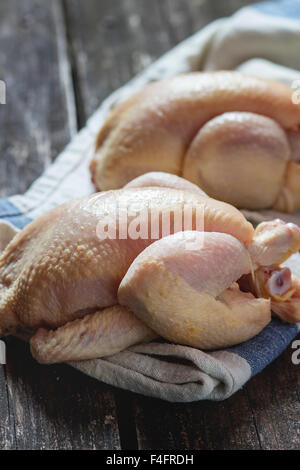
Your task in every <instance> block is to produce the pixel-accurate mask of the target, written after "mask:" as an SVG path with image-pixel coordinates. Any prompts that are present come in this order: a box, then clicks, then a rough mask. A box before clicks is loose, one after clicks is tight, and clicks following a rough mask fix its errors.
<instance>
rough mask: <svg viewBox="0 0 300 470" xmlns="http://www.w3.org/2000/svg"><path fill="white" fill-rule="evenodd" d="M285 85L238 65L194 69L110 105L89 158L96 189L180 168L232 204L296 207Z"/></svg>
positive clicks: (296, 150) (299, 138) (296, 114)
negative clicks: (204, 70) (236, 67)
mask: <svg viewBox="0 0 300 470" xmlns="http://www.w3.org/2000/svg"><path fill="white" fill-rule="evenodd" d="M291 96H292V90H291V89H290V88H288V87H287V86H285V85H283V84H280V83H277V82H275V81H272V80H264V79H260V78H257V77H252V76H247V75H243V74H241V73H238V72H212V73H200V72H194V73H189V74H185V75H179V76H176V77H173V78H170V79H165V80H162V81H159V82H156V83H152V84H150V85H148V86H147V87H146V88H145V89H144V90H142V91H140V92H139V93H137V94H135V95H134V96H132V97H131V98H129V99H128V100H127V101H126V102H124V103H122V104H120V105H119V106H117V107H116V108H115V109H114V110H113V111H112V113H111V114H110V116H109V117H108V119H107V121H106V122H105V124H104V126H103V127H102V129H101V130H100V132H99V135H98V139H97V143H96V152H95V156H94V158H93V160H92V162H91V166H90V168H91V173H92V179H93V181H94V183H95V185H96V187H97V188H98V189H102V190H103V189H104V190H106V189H115V188H120V187H122V186H123V185H124V184H126V183H127V182H128V181H130V180H131V179H132V178H135V177H137V176H139V175H141V174H143V173H146V172H149V171H164V172H169V173H174V174H175V175H180V176H183V177H184V178H186V179H188V180H190V181H191V182H193V183H195V184H197V185H199V186H200V187H201V189H202V190H204V191H205V192H207V194H208V195H209V196H211V197H214V198H216V199H220V200H223V201H226V202H229V203H230V204H234V205H235V206H237V207H239V208H247V209H264V208H275V209H277V210H280V211H284V212H292V211H295V210H297V209H299V208H300V108H299V105H296V104H294V103H293V102H292V99H291Z"/></svg>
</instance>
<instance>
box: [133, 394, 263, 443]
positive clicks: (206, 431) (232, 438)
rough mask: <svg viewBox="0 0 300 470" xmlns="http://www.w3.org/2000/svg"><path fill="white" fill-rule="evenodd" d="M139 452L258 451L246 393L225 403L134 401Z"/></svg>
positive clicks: (143, 399) (136, 399) (257, 441)
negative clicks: (174, 450)
mask: <svg viewBox="0 0 300 470" xmlns="http://www.w3.org/2000/svg"><path fill="white" fill-rule="evenodd" d="M134 404H135V406H134V408H135V422H136V428H137V437H138V445H139V449H167V450H172V449H181V450H192V449H197V450H204V449H205V450H208V449H209V450H219V449H259V448H260V442H259V439H258V436H257V432H256V429H255V423H254V421H253V417H252V413H251V408H250V406H249V400H248V397H247V394H246V391H245V390H241V391H239V392H238V393H237V394H235V395H234V396H233V397H231V398H230V399H228V400H227V401H225V402H222V403H219V402H208V401H204V402H198V403H187V404H172V403H162V402H160V401H158V400H152V399H150V398H149V399H148V398H142V397H135V399H134Z"/></svg>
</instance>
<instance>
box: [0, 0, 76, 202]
mask: <svg viewBox="0 0 300 470" xmlns="http://www.w3.org/2000/svg"><path fill="white" fill-rule="evenodd" d="M58 5H59V4H58V2H57V1H56V0H55V1H54V2H49V3H47V4H45V2H41V1H39V0H25V1H23V2H18V1H17V0H12V1H10V2H1V4H0V78H1V79H2V80H4V81H5V82H6V89H7V99H6V101H7V102H6V104H5V105H2V106H1V108H0V126H1V135H0V149H1V159H0V196H4V195H8V194H13V193H15V192H23V191H25V190H26V188H27V187H28V186H29V184H30V183H31V182H32V181H34V179H36V178H37V177H38V176H39V175H40V174H41V173H42V171H43V169H44V168H45V167H46V166H47V165H49V164H50V162H51V160H52V159H53V158H54V157H55V156H56V155H57V153H58V152H59V150H61V149H62V148H63V147H64V145H65V144H66V143H67V142H68V141H69V139H70V136H71V135H72V134H73V133H74V132H75V131H76V129H75V127H74V118H73V116H72V95H71V96H70V93H69V91H68V85H69V84H68V83H67V82H68V74H67V72H66V70H65V68H66V62H65V59H63V58H62V54H63V51H62V50H61V49H62V48H61V44H60V42H59V37H60V35H59V29H60V26H61V24H60V18H59V11H58Z"/></svg>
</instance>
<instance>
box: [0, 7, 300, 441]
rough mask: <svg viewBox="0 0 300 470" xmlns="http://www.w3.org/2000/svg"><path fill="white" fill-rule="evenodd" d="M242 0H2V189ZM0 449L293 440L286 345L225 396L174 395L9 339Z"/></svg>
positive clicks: (29, 177) (1, 383) (0, 388)
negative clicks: (95, 375) (113, 383)
mask: <svg viewBox="0 0 300 470" xmlns="http://www.w3.org/2000/svg"><path fill="white" fill-rule="evenodd" d="M250 3H253V2H251V1H247V0H227V1H226V2H224V1H218V0H213V1H212V0H185V1H182V0H151V1H150V0H113V1H111V0H101V1H99V0H87V1H80V0H63V1H62V0H52V1H51V2H45V1H42V0H22V1H20V0H19V1H18V0H10V1H4V2H1V3H0V79H2V80H4V81H5V82H6V85H7V104H6V105H4V106H3V105H1V106H0V127H1V130H2V131H1V133H0V148H1V155H0V197H1V196H4V195H10V194H14V193H18V192H23V191H24V190H26V188H27V187H28V186H29V185H30V183H31V182H32V181H34V180H35V179H36V178H37V176H39V175H40V174H41V173H42V171H43V170H44V168H45V167H47V166H48V165H49V164H50V163H51V161H52V160H53V159H54V158H55V157H56V155H57V154H58V152H59V151H60V150H61V149H62V148H63V147H64V145H65V144H66V143H67V142H68V141H69V140H70V139H71V137H72V136H73V135H74V134H75V133H76V131H77V129H79V128H80V127H82V126H83V125H84V123H85V121H86V119H87V118H88V116H89V115H90V114H91V113H92V112H93V111H94V110H95V109H96V108H97V106H98V105H99V103H100V102H101V101H102V100H103V99H104V98H105V97H106V96H107V95H108V94H109V93H110V92H112V91H113V90H114V89H116V88H118V87H119V86H120V85H122V84H124V83H125V82H126V81H128V80H129V79H130V78H131V77H133V76H134V75H135V74H137V73H139V72H140V71H141V70H143V69H144V68H145V67H146V66H147V65H149V64H150V63H151V62H152V61H153V60H155V59H156V58H158V57H159V56H161V55H162V54H163V53H164V52H166V51H168V50H169V49H170V48H171V47H173V46H174V45H176V44H177V43H178V42H180V41H182V40H183V39H185V38H186V37H188V36H189V35H191V34H192V33H193V32H195V31H197V30H199V29H200V28H201V27H203V26H204V25H206V24H207V23H209V22H210V21H212V20H214V19H215V18H218V17H223V16H227V15H231V14H232V13H233V12H234V11H236V10H237V9H238V8H240V7H241V6H244V5H247V4H250ZM6 345H7V365H6V366H5V367H0V449H166V450H167V449H172V450H175V449H299V448H300V425H299V417H300V401H299V398H300V368H299V366H296V365H293V364H292V361H291V355H292V349H291V348H288V349H287V350H286V351H285V353H284V354H282V355H281V357H279V358H278V359H277V360H276V361H274V362H273V363H272V364H271V365H270V366H269V367H267V369H265V370H264V371H263V372H262V373H261V374H259V375H258V376H257V377H255V378H253V379H252V380H251V381H250V382H249V383H248V384H247V386H245V387H244V388H243V389H242V390H240V391H239V392H238V393H236V394H235V395H234V396H233V397H231V398H230V399H228V400H226V401H224V402H220V403H215V402H198V403H191V404H171V403H166V402H163V401H160V400H156V399H151V398H147V397H143V396H140V395H136V394H133V393H130V392H124V391H122V390H117V389H115V388H113V387H110V386H107V385H105V384H103V383H100V382H97V381H96V380H93V379H91V378H89V377H86V376H84V375H82V374H81V373H79V372H77V371H75V370H73V369H71V368H70V367H68V366H66V365H57V366H56V365H55V366H41V365H39V364H37V363H36V362H35V361H34V360H33V359H32V358H31V356H30V353H29V351H28V347H27V345H25V344H24V343H22V342H21V341H19V340H17V339H14V338H10V339H8V340H6Z"/></svg>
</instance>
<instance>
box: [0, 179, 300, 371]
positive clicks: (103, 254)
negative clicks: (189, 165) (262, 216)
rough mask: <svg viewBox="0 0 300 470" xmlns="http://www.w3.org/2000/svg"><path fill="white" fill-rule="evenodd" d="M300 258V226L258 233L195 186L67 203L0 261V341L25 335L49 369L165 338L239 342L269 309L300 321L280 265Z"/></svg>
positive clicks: (298, 292) (139, 187) (153, 186)
mask: <svg viewBox="0 0 300 470" xmlns="http://www.w3.org/2000/svg"><path fill="white" fill-rule="evenodd" d="M185 222H186V224H185ZM299 248H300V230H299V228H298V227H297V226H296V225H294V224H286V223H283V222H281V221H279V220H275V221H272V222H266V223H263V224H260V225H259V226H258V227H257V228H256V230H254V229H253V227H252V225H251V224H250V223H249V222H247V220H246V219H245V218H244V216H243V215H242V213H241V212H240V211H239V210H238V209H236V208H234V207H233V206H231V205H229V204H227V203H224V202H220V201H217V200H214V199H212V198H210V197H208V196H206V195H205V193H203V192H202V191H201V190H200V189H199V188H198V187H197V186H195V185H193V184H192V183H190V182H188V181H185V180H184V179H182V178H179V177H177V176H174V175H166V174H161V173H160V174H156V173H150V174H148V175H144V176H142V177H140V178H138V179H137V180H136V181H132V182H131V183H130V184H128V187H125V188H123V189H120V190H112V191H107V192H103V193H98V194H94V195H92V196H89V197H85V198H80V199H75V200H73V201H71V202H68V203H66V204H63V205H61V206H59V207H57V208H55V209H54V210H52V211H51V212H49V213H47V214H45V215H43V216H41V217H39V218H38V219H36V220H35V221H33V222H32V223H30V224H29V225H28V226H27V227H25V228H24V229H23V230H22V231H21V232H20V233H19V234H17V235H16V236H15V237H14V238H13V240H12V241H11V242H10V244H9V245H8V246H7V247H6V248H5V250H4V251H3V252H2V254H1V256H0V336H1V335H2V336H3V335H8V334H19V332H20V331H27V332H28V333H29V336H30V345H31V351H32V354H33V356H34V357H35V358H36V359H37V360H38V361H39V362H42V363H53V362H62V361H68V360H80V359H88V358H96V357H101V356H107V355H111V354H114V353H116V352H118V351H121V350H123V349H125V348H127V347H128V346H130V345H133V344H135V343H138V342H143V341H149V340H151V339H153V338H155V337H157V336H162V337H164V338H166V339H168V340H170V341H175V342H179V343H182V344H186V345H191V346H194V347H199V348H204V349H213V348H220V347H223V346H229V345H232V344H236V343H239V342H241V341H245V340H246V339H248V338H251V337H252V336H254V335H256V334H257V333H259V332H260V331H261V330H262V328H264V326H265V325H266V324H267V323H268V322H269V321H270V318H271V307H272V309H273V311H274V313H275V314H278V315H279V316H280V318H282V319H283V320H286V321H292V322H293V321H299V320H300V305H299V300H300V287H299V286H300V283H299V280H298V279H297V278H296V277H294V276H293V275H292V274H291V272H290V271H289V269H287V268H282V267H280V263H282V262H283V261H284V260H285V259H287V258H288V257H289V256H290V255H291V254H292V253H294V252H296V251H297V250H299Z"/></svg>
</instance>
